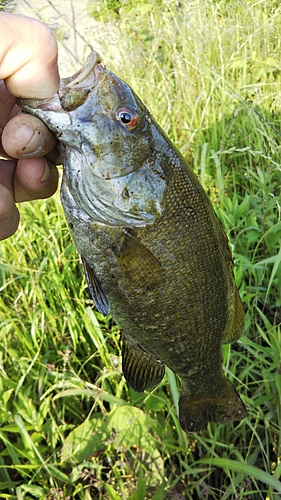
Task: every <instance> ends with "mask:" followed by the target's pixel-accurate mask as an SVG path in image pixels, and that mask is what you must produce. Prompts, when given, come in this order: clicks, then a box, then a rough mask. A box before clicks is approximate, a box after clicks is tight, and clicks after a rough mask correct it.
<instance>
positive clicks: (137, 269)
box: [115, 230, 164, 290]
mask: <svg viewBox="0 0 281 500" xmlns="http://www.w3.org/2000/svg"><path fill="white" fill-rule="evenodd" d="M115 254H116V257H117V260H118V263H119V266H120V272H121V275H122V277H123V280H124V282H128V283H131V280H132V279H133V282H134V288H135V289H136V290H138V289H142V290H145V289H148V288H151V287H156V286H158V285H159V283H161V282H162V281H163V279H164V272H163V268H162V266H161V264H160V263H159V261H158V260H157V258H156V257H155V256H154V255H153V254H152V252H151V251H150V250H149V249H148V248H147V247H146V246H145V245H143V244H142V243H141V242H140V241H139V240H138V239H137V238H135V237H134V236H133V235H132V234H130V232H129V231H128V230H126V231H125V232H124V239H123V242H122V245H121V247H120V248H119V249H118V250H117V249H116V251H115Z"/></svg>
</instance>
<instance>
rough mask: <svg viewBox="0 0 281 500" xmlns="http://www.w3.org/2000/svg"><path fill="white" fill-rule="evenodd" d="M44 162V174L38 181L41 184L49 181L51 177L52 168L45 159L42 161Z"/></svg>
mask: <svg viewBox="0 0 281 500" xmlns="http://www.w3.org/2000/svg"><path fill="white" fill-rule="evenodd" d="M44 162H45V168H44V173H43V175H42V177H41V179H40V182H41V184H46V182H48V181H49V179H50V176H51V170H52V168H53V165H52V163H51V162H50V161H49V160H47V158H45V159H44Z"/></svg>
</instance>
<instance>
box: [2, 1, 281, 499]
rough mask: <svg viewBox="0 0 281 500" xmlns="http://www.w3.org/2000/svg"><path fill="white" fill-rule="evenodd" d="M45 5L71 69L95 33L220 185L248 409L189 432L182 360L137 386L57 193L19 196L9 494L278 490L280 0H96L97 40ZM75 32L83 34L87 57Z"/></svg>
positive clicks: (7, 326) (8, 397) (5, 275)
mask: <svg viewBox="0 0 281 500" xmlns="http://www.w3.org/2000/svg"><path fill="white" fill-rule="evenodd" d="M4 3H5V2H4ZM30 3H32V2H29V3H28V2H25V1H24V0H21V1H20V2H16V4H17V6H18V7H19V6H21V7H22V8H24V9H27V7H26V6H28V5H29V6H30ZM78 3H79V2H78ZM14 4H15V2H12V3H10V4H8V8H10V9H13V8H14ZM62 4H63V5H65V4H68V6H69V9H68V11H66V10H65V9H63V7H62ZM36 5H37V8H36V9H33V10H28V9H27V10H26V13H27V14H28V15H31V16H34V17H39V18H40V19H42V20H45V21H47V22H48V24H49V25H50V26H51V27H52V28H53V29H54V31H55V33H56V36H57V38H58V41H59V44H60V51H63V50H65V49H67V50H68V54H69V61H70V65H71V66H73V71H72V70H71V71H70V72H69V73H68V75H69V74H71V73H72V72H74V70H76V69H77V68H78V67H79V65H80V64H81V61H80V59H82V60H83V59H85V54H87V53H88V52H89V49H88V46H89V45H92V46H93V47H97V46H98V48H99V51H100V52H101V55H102V57H103V60H104V62H105V63H106V65H107V66H108V67H109V68H110V69H112V70H113V71H114V72H116V73H117V74H118V75H119V76H120V77H122V78H124V79H125V80H126V81H127V82H128V83H129V84H130V85H131V86H132V87H133V88H134V90H135V91H136V92H137V93H138V94H139V95H140V97H141V98H142V99H143V100H144V101H145V103H146V104H147V106H148V107H149V108H150V110H151V111H152V112H153V114H154V115H155V117H156V118H157V120H158V121H159V123H160V124H161V125H162V126H163V128H164V129H165V130H166V131H167V133H168V134H169V136H170V137H171V139H172V140H173V141H174V143H175V144H176V146H177V147H178V148H179V149H180V150H181V151H182V153H183V154H184V155H185V156H186V157H187V158H188V160H189V161H190V163H191V165H192V166H193V168H194V170H195V172H196V173H197V175H198V176H199V178H200V180H201V182H202V184H203V185H204V187H205V189H206V190H207V192H208V194H209V195H210V197H211V199H212V201H213V204H214V207H215V209H216V211H217V213H218V216H219V218H220V219H221V220H222V222H223V224H224V227H225V229H226V231H227V234H228V237H229V239H230V242H231V246H232V251H233V255H234V259H235V272H236V282H237V285H238V287H239V291H240V294H241V297H242V300H243V303H244V306H245V311H246V327H245V331H244V334H243V336H242V337H241V339H240V340H239V342H237V343H236V344H234V345H231V346H229V345H226V346H224V348H223V361H224V369H225V372H226V375H227V377H228V378H229V379H230V380H231V381H232V382H233V383H234V385H235V386H236V388H237V390H238V392H239V394H240V395H241V397H242V398H243V400H244V402H245V404H246V406H247V408H248V411H249V415H248V417H247V418H246V419H245V420H244V421H243V422H241V423H239V424H235V423H233V424H227V425H214V424H210V425H209V427H208V429H207V430H206V431H205V432H202V433H200V434H191V435H186V434H185V433H184V432H183V431H182V430H181V428H180V426H179V423H178V419H177V401H178V380H177V379H176V377H175V376H174V375H173V374H172V373H171V372H170V371H167V375H166V377H165V379H164V381H163V382H162V383H161V384H160V385H159V386H158V387H157V388H156V389H155V390H153V391H151V392H146V393H145V394H137V393H134V392H133V390H131V389H130V388H129V387H128V386H127V384H126V383H125V381H124V378H123V376H122V372H121V366H120V357H119V355H120V348H119V330H118V327H117V325H116V324H115V323H114V322H113V320H112V319H111V317H107V318H103V317H102V316H101V315H100V314H98V313H97V312H96V310H95V309H94V307H93V306H92V303H91V301H90V300H89V295H88V291H87V287H86V283H85V279H84V276H83V273H82V270H81V265H80V261H79V256H78V254H77V252H76V249H75V247H74V244H73V242H72V240H71V238H70V235H69V231H68V229H67V227H66V223H65V220H64V216H63V213H62V208H61V205H60V201H59V195H56V196H54V197H53V198H52V199H50V200H46V201H38V202H33V203H28V204H26V205H24V204H23V205H21V206H20V210H21V216H22V218H21V225H20V228H19V230H18V232H17V233H16V234H15V235H14V236H13V237H12V238H10V239H8V240H7V241H5V242H3V243H1V247H0V290H1V296H0V372H1V378H0V498H4V499H18V500H22V499H25V500H33V499H46V500H57V499H75V500H90V499H110V500H118V499H122V500H127V499H128V500H144V499H153V500H161V499H166V500H168V499H175V500H181V499H199V500H200V499H233V500H234V499H237V500H238V499H239V500H240V499H253V500H258V499H268V500H271V499H273V500H277V499H279V498H280V494H281V482H280V476H281V462H280V459H281V453H280V436H281V428H280V392H281V372H280V362H281V330H280V324H281V245H280V243H281V208H280V203H281V198H280V186H281V169H280V137H281V135H280V108H281V61H280V53H281V52H280V49H281V36H280V34H281V6H280V2H277V1H273V0H271V1H267V2H264V1H263V0H260V1H258V0H248V1H247V2H245V1H244V0H234V1H232V2H230V1H228V0H218V1H215V0H188V1H187V0H182V1H178V2H175V1H172V0H139V1H138V2H133V1H132V0H107V1H106V0H101V1H97V2H88V3H87V5H88V7H87V8H88V10H87V20H88V22H90V24H91V23H92V31H91V30H90V31H88V32H87V37H86V38H85V37H84V34H83V33H84V32H83V31H82V27H81V29H80V26H79V21H77V20H76V21H77V22H76V24H75V23H74V22H73V20H75V8H77V6H76V7H75V6H74V4H73V3H72V1H70V0H69V1H67V2H65V1H64V2H58V4H56V3H55V2H51V1H48V0H43V1H41V2H40V9H39V7H38V4H37V3H36ZM31 6H32V5H31ZM33 7H34V4H33ZM45 7H46V8H50V7H51V8H52V9H53V17H46V16H45V14H46V10H45ZM60 9H61V10H60ZM62 9H63V10H62ZM68 12H69V17H68ZM55 16H56V22H54V19H55ZM60 16H61V17H60ZM60 18H61V19H62V20H65V19H66V18H67V19H68V21H69V23H70V24H69V26H68V27H67V24H66V25H63V26H64V27H61V26H62V24H61V25H60V21H59V20H60ZM72 35H73V36H74V38H75V39H76V41H77V40H79V41H80V42H81V40H82V42H83V46H84V51H80V52H79V58H80V59H79V58H78V57H76V52H77V51H76V52H75V50H74V49H73V50H72V48H71V43H70V42H71V37H72ZM81 37H82V38H81ZM76 47H77V45H76ZM79 50H80V49H79ZM75 60H77V62H76V63H75ZM75 66H76V67H75Z"/></svg>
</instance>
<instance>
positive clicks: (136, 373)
mask: <svg viewBox="0 0 281 500" xmlns="http://www.w3.org/2000/svg"><path fill="white" fill-rule="evenodd" d="M122 371H123V373H124V376H125V378H126V380H127V382H128V384H129V385H130V386H131V387H132V388H133V389H134V390H135V391H137V392H143V391H145V390H146V389H148V388H149V387H155V386H156V385H158V384H159V382H161V380H162V378H163V377H164V374H165V365H163V363H162V362H161V361H158V360H157V359H155V358H153V357H152V356H151V355H150V354H148V353H147V352H146V351H144V350H143V349H142V348H141V347H140V346H139V345H138V344H137V343H136V342H134V341H133V339H131V338H128V337H127V336H126V335H122Z"/></svg>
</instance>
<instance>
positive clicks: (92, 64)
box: [60, 51, 104, 90]
mask: <svg viewBox="0 0 281 500" xmlns="http://www.w3.org/2000/svg"><path fill="white" fill-rule="evenodd" d="M100 63H101V57H100V56H99V54H98V53H97V52H95V51H92V52H91V54H90V55H89V56H88V58H87V61H86V64H85V66H83V68H81V69H79V70H78V71H77V72H76V73H74V75H72V76H70V77H68V78H62V79H61V82H60V89H66V88H67V89H69V90H70V89H71V90H85V89H87V88H89V87H92V86H93V85H94V84H95V83H96V80H97V74H96V71H95V70H96V68H97V66H98V67H99V68H103V69H104V66H102V65H101V64H100Z"/></svg>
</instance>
